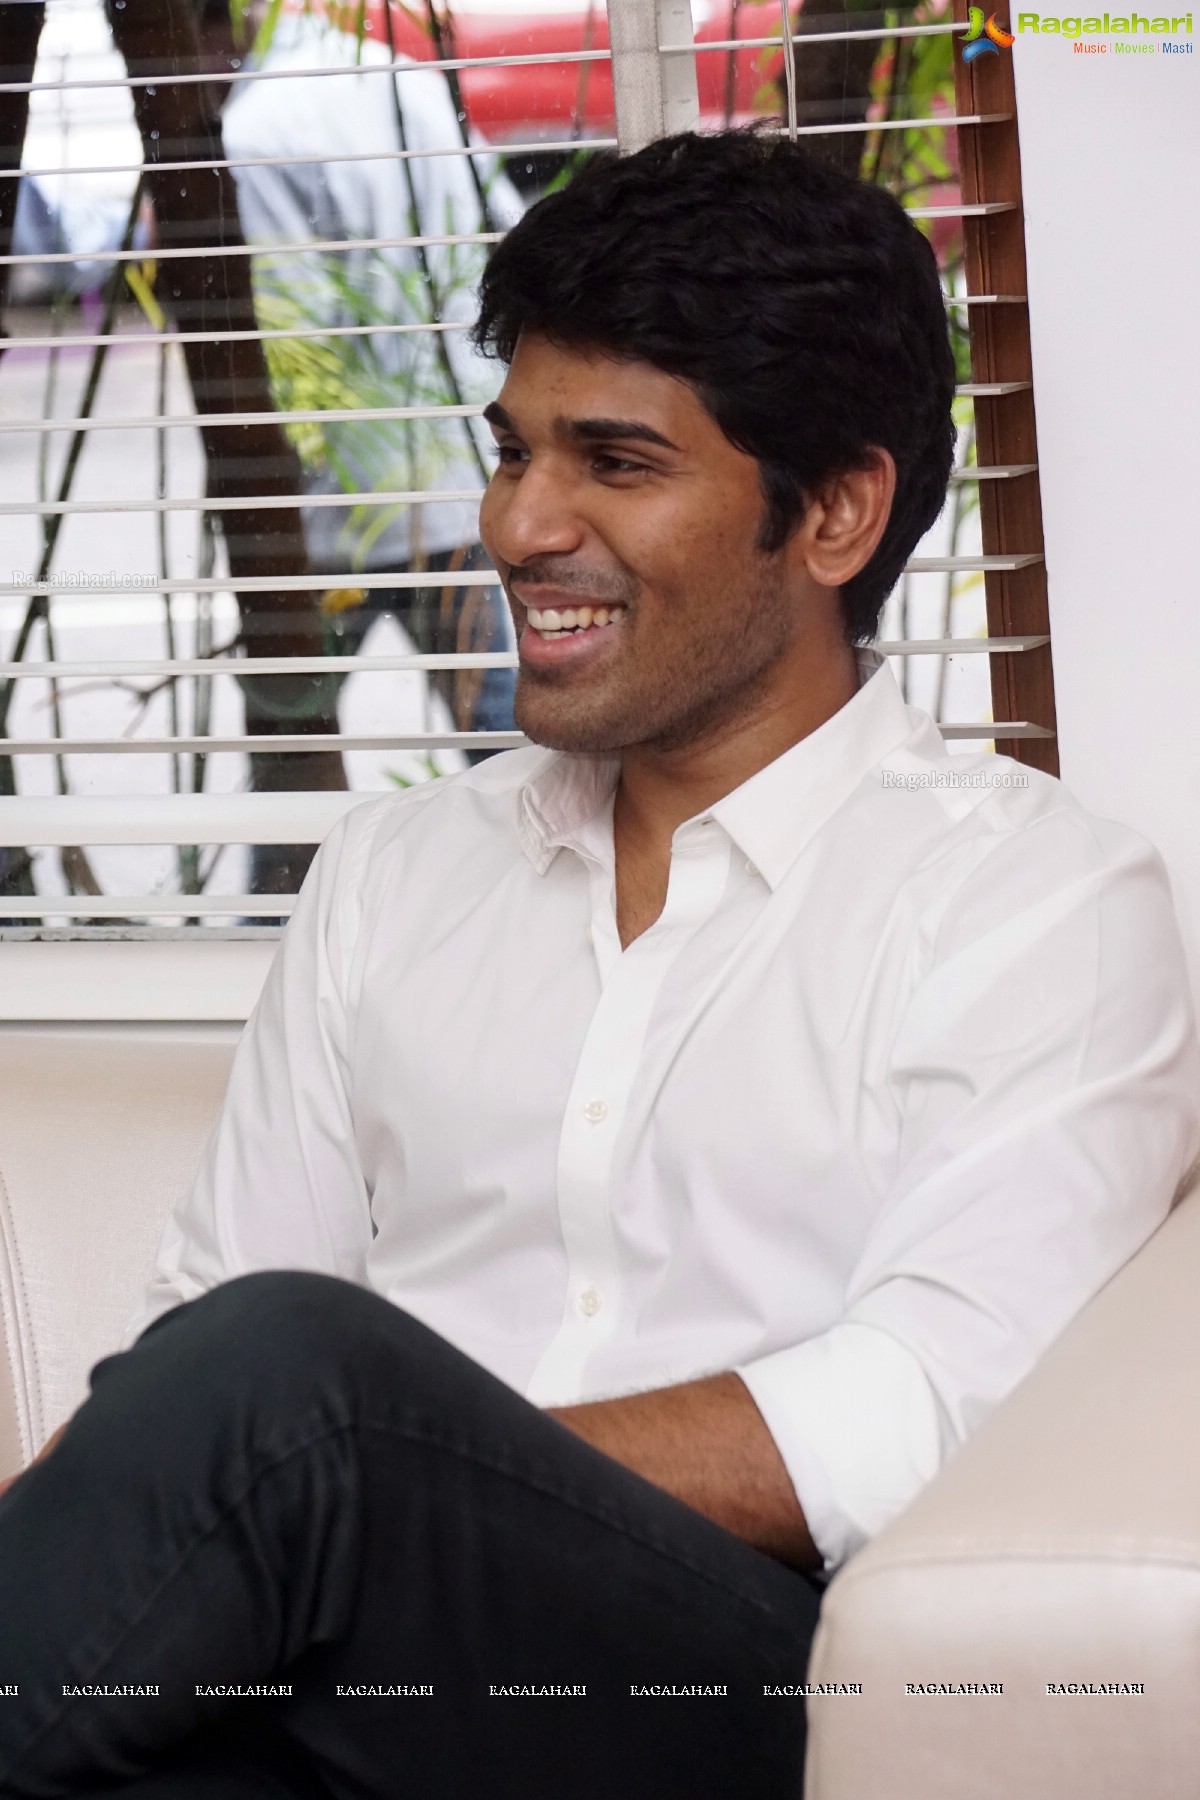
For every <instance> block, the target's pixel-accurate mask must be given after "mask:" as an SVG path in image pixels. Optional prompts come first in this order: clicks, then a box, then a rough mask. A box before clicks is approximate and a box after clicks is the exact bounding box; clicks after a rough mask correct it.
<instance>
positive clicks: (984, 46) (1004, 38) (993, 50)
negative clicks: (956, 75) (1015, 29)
mask: <svg viewBox="0 0 1200 1800" xmlns="http://www.w3.org/2000/svg"><path fill="white" fill-rule="evenodd" d="M968 16H969V18H970V22H971V28H970V30H969V31H968V32H967V35H966V38H965V40H964V42H963V61H964V62H974V61H975V58H976V57H977V56H999V54H1000V47H1001V45H1003V47H1004V49H1005V50H1009V49H1011V48H1012V46H1013V44H1014V43H1015V42H1016V39H1015V38H1014V37H1013V34H1012V32H1011V31H1006V30H1005V29H1004V26H1003V25H1002V24H1001V23H1000V21H999V19H997V17H996V15H995V13H989V14H988V18H987V23H986V24H985V23H984V18H983V8H982V6H972V7H971V8H970V12H969V15H968Z"/></svg>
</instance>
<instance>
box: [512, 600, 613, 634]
mask: <svg viewBox="0 0 1200 1800" xmlns="http://www.w3.org/2000/svg"><path fill="white" fill-rule="evenodd" d="M527 610H528V615H529V623H530V624H531V625H532V626H533V629H534V630H535V631H536V632H538V633H539V634H540V636H542V637H566V636H568V634H569V633H570V632H572V631H586V630H587V629H588V626H589V625H612V624H615V623H616V621H617V620H618V619H619V618H620V617H621V615H622V614H623V613H624V611H625V608H624V607H623V606H567V607H564V608H563V609H562V611H561V612H560V611H559V609H558V608H557V607H556V606H547V607H545V608H543V609H541V610H539V609H538V608H537V607H536V606H531V607H529V608H528V609H527Z"/></svg>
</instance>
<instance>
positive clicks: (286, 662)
mask: <svg viewBox="0 0 1200 1800" xmlns="http://www.w3.org/2000/svg"><path fill="white" fill-rule="evenodd" d="M1049 642H1050V639H1049V636H1048V635H1045V634H1038V633H1032V634H1030V635H1029V636H1026V637H969V638H952V637H945V638H882V639H879V640H877V641H876V643H875V646H874V647H875V649H876V650H878V651H880V653H881V654H882V655H884V656H970V655H994V656H1011V655H1016V654H1019V653H1020V652H1021V651H1023V650H1039V649H1041V647H1042V645H1043V644H1048V643H1049ZM516 666H517V656H516V652H515V651H507V650H490V651H487V650H480V651H454V650H448V651H444V652H441V653H438V654H434V655H428V656H417V655H413V656H256V657H254V658H253V660H251V659H249V658H244V657H237V658H234V657H227V656H225V657H210V658H207V659H205V660H204V661H198V660H196V659H194V658H192V659H189V658H186V657H176V658H174V659H173V660H172V659H171V658H168V657H163V658H161V659H159V660H156V661H153V662H152V661H148V660H143V661H138V662H130V661H124V660H123V661H120V662H95V661H90V662H39V663H34V662H28V663H26V662H20V663H13V662H0V680H6V681H21V680H37V681H49V680H52V679H54V680H59V681H67V680H84V679H101V680H114V681H115V680H119V679H120V678H121V677H126V678H128V677H134V676H146V677H162V678H164V679H165V678H166V677H167V676H172V675H209V676H216V675H232V676H235V677H239V676H240V677H245V676H251V677H253V679H254V680H256V681H257V680H258V679H260V677H265V676H270V675H321V674H326V673H329V674H333V673H338V674H346V675H355V674H376V675H385V674H395V673H400V672H406V671H409V670H430V669H515V668H516ZM3 741H4V740H3V739H0V747H2V745H3Z"/></svg>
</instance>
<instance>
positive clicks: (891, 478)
mask: <svg viewBox="0 0 1200 1800" xmlns="http://www.w3.org/2000/svg"><path fill="white" fill-rule="evenodd" d="M868 454H869V456H870V458H871V460H870V464H869V466H868V467H866V468H863V469H847V470H845V471H844V472H843V473H842V474H840V475H831V476H830V478H829V480H828V481H827V482H824V483H823V484H822V485H821V487H819V488H818V489H817V490H816V492H815V493H814V494H813V496H812V499H811V501H810V503H809V507H808V511H807V512H806V514H805V516H804V518H803V520H802V522H801V524H800V526H799V528H798V529H797V531H796V533H795V535H794V536H793V537H792V539H791V540H790V542H789V544H788V550H789V552H790V553H791V554H792V555H793V556H795V557H796V558H798V559H799V560H800V561H802V562H803V565H804V567H805V568H806V569H807V571H808V574H809V575H810V576H811V578H812V580H813V581H816V582H818V583H819V584H820V585H821V586H822V587H830V588H840V587H841V586H842V585H843V584H844V583H845V582H847V581H850V580H851V579H852V578H853V577H854V576H855V575H857V574H858V572H859V570H860V569H864V568H865V567H866V565H867V564H868V563H869V562H870V560H871V558H872V556H873V555H874V554H875V550H876V548H877V546H878V544H879V540H880V538H881V537H882V536H883V534H884V531H885V529H886V528H887V522H888V519H889V517H890V516H891V511H892V501H893V499H894V498H895V494H896V465H895V463H894V461H893V460H892V457H891V454H890V453H889V452H888V451H887V450H884V449H882V448H880V447H879V446H878V445H876V446H874V447H873V448H872V449H871V450H870V451H869V453H868Z"/></svg>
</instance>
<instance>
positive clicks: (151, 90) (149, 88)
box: [146, 87, 158, 94]
mask: <svg viewBox="0 0 1200 1800" xmlns="http://www.w3.org/2000/svg"><path fill="white" fill-rule="evenodd" d="M146 92H147V93H148V94H157V92H158V89H157V88H153V87H148V88H147V89H146Z"/></svg>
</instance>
